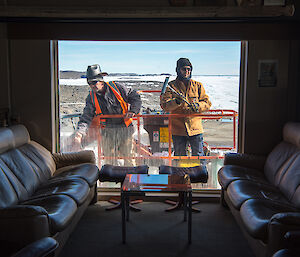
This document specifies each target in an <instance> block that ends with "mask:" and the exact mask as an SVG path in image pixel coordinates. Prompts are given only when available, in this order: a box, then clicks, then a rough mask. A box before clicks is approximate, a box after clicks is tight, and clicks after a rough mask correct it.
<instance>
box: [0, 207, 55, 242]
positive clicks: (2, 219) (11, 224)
mask: <svg viewBox="0 0 300 257" xmlns="http://www.w3.org/2000/svg"><path fill="white" fill-rule="evenodd" d="M0 227H1V229H0V240H1V241H2V242H9V243H15V244H16V245H17V246H19V247H22V246H25V245H27V244H29V243H31V242H33V241H36V240H38V239H40V238H43V237H46V236H49V235H50V226H49V217H48V213H47V211H46V210H45V209H44V208H42V207H40V206H32V205H16V206H13V207H8V208H2V209H0Z"/></svg>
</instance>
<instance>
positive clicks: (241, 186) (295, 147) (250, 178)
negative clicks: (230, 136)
mask: <svg viewBox="0 0 300 257" xmlns="http://www.w3.org/2000/svg"><path fill="white" fill-rule="evenodd" d="M218 180H219V183H220V185H221V188H222V196H221V202H222V203H223V204H224V205H228V206H229V208H230V210H231V212H232V213H233V215H234V216H235V218H236V220H237V222H238V223H239V225H240V227H241V229H242V231H243V232H244V234H245V235H246V238H247V239H248V241H249V243H250V245H251V247H252V249H253V251H254V253H255V254H256V256H264V257H266V256H272V255H273V254H274V253H275V252H276V251H278V250H280V249H283V248H285V244H286V243H285V239H284V236H285V234H286V233H287V232H288V231H294V230H299V229H300V123H287V124H286V125H285V126H284V128H283V141H282V142H280V143H279V144H278V145H277V146H276V147H275V148H274V149H273V150H272V151H271V152H270V153H269V154H268V156H257V155H248V154H234V153H230V154H227V155H226V156H225V160H224V166H223V167H222V168H221V169H220V170H219V172H218Z"/></svg>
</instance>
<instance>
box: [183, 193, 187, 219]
mask: <svg viewBox="0 0 300 257" xmlns="http://www.w3.org/2000/svg"><path fill="white" fill-rule="evenodd" d="M183 210H184V217H183V221H186V212H187V192H184V193H183Z"/></svg>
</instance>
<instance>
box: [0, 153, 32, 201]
mask: <svg viewBox="0 0 300 257" xmlns="http://www.w3.org/2000/svg"><path fill="white" fill-rule="evenodd" d="M0 156H1V155H0ZM0 169H1V170H2V171H3V172H4V173H5V176H6V177H7V179H8V180H9V182H10V184H11V185H12V187H13V189H14V191H15V193H16V196H17V199H18V201H24V200H26V199H28V197H29V194H28V191H27V190H26V188H25V187H24V185H23V183H22V182H21V181H20V180H19V179H18V178H17V177H16V175H15V174H14V173H13V172H12V171H11V170H10V168H9V167H7V165H6V164H5V163H4V162H3V161H2V160H1V158H0Z"/></svg>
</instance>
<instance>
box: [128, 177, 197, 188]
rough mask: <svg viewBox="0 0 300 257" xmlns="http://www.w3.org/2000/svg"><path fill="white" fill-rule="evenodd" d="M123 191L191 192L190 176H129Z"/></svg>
mask: <svg viewBox="0 0 300 257" xmlns="http://www.w3.org/2000/svg"><path fill="white" fill-rule="evenodd" d="M122 190H123V191H138V192H187V191H191V190H192V187H191V181H190V177H189V176H188V175H185V176H179V175H175V174H174V175H170V174H127V175H126V178H125V180H124V182H123V185H122Z"/></svg>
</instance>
